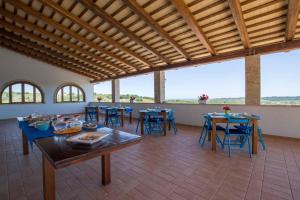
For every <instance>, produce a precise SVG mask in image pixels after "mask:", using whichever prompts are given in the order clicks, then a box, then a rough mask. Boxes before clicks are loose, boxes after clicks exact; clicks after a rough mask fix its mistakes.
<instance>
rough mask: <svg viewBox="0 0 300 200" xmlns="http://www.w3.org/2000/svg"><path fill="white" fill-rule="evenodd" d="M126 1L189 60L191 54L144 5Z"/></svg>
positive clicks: (132, 0)
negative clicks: (163, 27)
mask: <svg viewBox="0 0 300 200" xmlns="http://www.w3.org/2000/svg"><path fill="white" fill-rule="evenodd" d="M123 2H124V3H126V5H127V6H128V7H130V8H131V9H132V10H133V11H134V13H135V14H137V15H138V16H139V17H140V18H141V19H143V20H144V21H145V22H146V23H147V25H148V26H150V27H151V28H152V29H154V30H155V31H156V32H157V33H158V34H159V35H160V36H161V37H162V38H164V39H165V40H167V41H168V42H169V43H170V45H172V46H173V48H174V49H176V50H177V51H178V52H179V53H180V54H182V55H183V56H184V57H185V58H186V59H187V60H189V59H190V58H189V55H188V54H187V53H186V52H185V50H184V49H182V48H181V46H179V45H178V43H177V42H176V41H175V40H174V39H173V38H172V37H170V35H169V34H168V33H167V32H166V31H165V30H163V29H162V28H161V27H160V26H159V24H158V23H157V22H156V21H155V20H154V19H153V18H152V17H151V16H150V15H149V14H148V13H147V12H146V11H145V10H144V9H143V7H142V6H140V5H139V4H138V3H137V2H136V1H135V0H123Z"/></svg>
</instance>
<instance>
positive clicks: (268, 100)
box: [94, 94, 300, 105]
mask: <svg viewBox="0 0 300 200" xmlns="http://www.w3.org/2000/svg"><path fill="white" fill-rule="evenodd" d="M99 96H100V97H101V98H102V102H111V94H94V101H95V102H97V97H99ZM130 96H135V97H136V100H135V102H136V103H153V102H154V98H153V97H144V96H138V95H133V94H126V95H121V96H120V101H121V102H129V99H130ZM166 103H178V104H198V101H197V99H196V98H195V99H167V100H166ZM206 103H207V104H231V105H241V104H245V98H242V97H241V98H214V99H209V100H208V101H207V102H206ZM261 105H300V96H287V97H276V96H274V97H263V98H262V99H261Z"/></svg>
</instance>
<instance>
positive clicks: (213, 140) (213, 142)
mask: <svg viewBox="0 0 300 200" xmlns="http://www.w3.org/2000/svg"><path fill="white" fill-rule="evenodd" d="M216 137H217V128H216V121H215V120H214V119H213V120H212V132H211V150H212V151H216V150H217V142H216V141H217V140H216Z"/></svg>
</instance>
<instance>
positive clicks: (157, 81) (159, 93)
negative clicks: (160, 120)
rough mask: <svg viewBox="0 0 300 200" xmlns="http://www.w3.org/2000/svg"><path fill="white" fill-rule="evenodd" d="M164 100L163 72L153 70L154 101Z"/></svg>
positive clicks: (160, 101)
mask: <svg viewBox="0 0 300 200" xmlns="http://www.w3.org/2000/svg"><path fill="white" fill-rule="evenodd" d="M163 101H165V72H163V71H155V72H154V103H162V102H163Z"/></svg>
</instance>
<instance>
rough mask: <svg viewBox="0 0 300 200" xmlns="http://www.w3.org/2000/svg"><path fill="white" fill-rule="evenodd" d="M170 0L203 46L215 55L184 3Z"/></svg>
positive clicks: (179, 0) (178, 0)
mask: <svg viewBox="0 0 300 200" xmlns="http://www.w3.org/2000/svg"><path fill="white" fill-rule="evenodd" d="M171 2H172V3H173V5H174V6H175V7H176V9H177V11H178V12H179V13H180V14H181V16H182V17H183V18H184V19H185V21H186V23H187V24H188V26H189V27H190V29H191V30H192V31H193V32H194V34H195V35H196V36H197V38H198V39H199V40H200V41H201V43H202V44H203V46H205V47H206V48H207V50H208V52H209V53H211V54H212V55H215V54H216V51H215V50H214V48H213V46H212V45H211V43H210V42H209V40H208V38H207V37H206V35H205V34H204V32H203V31H202V29H201V28H200V27H199V25H198V23H197V21H196V20H195V18H194V16H193V15H192V14H191V12H190V10H189V8H188V7H187V6H186V5H185V3H184V2H183V1H181V0H171Z"/></svg>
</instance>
